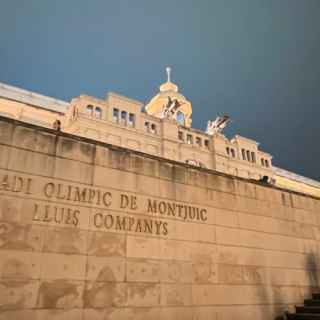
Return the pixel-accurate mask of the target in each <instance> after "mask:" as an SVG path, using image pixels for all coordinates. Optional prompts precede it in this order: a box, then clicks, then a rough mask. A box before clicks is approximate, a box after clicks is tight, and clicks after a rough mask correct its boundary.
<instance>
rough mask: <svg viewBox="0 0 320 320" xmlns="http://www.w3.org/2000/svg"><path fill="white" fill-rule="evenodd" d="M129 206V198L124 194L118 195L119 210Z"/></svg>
mask: <svg viewBox="0 0 320 320" xmlns="http://www.w3.org/2000/svg"><path fill="white" fill-rule="evenodd" d="M128 205H129V197H128V196H127V195H125V194H121V195H120V208H121V209H125V208H127V207H128Z"/></svg>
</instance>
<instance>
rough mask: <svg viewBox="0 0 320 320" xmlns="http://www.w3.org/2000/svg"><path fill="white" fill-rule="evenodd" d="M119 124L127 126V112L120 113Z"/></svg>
mask: <svg viewBox="0 0 320 320" xmlns="http://www.w3.org/2000/svg"><path fill="white" fill-rule="evenodd" d="M121 124H124V125H127V112H126V111H121Z"/></svg>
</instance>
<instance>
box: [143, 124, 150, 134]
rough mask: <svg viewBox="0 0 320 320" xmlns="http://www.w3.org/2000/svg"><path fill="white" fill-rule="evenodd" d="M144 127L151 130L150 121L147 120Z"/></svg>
mask: <svg viewBox="0 0 320 320" xmlns="http://www.w3.org/2000/svg"><path fill="white" fill-rule="evenodd" d="M144 128H145V130H146V131H147V132H149V130H150V124H149V122H148V121H146V122H145V123H144Z"/></svg>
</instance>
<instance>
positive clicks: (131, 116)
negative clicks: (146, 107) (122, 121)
mask: <svg viewBox="0 0 320 320" xmlns="http://www.w3.org/2000/svg"><path fill="white" fill-rule="evenodd" d="M135 118H136V117H135V115H134V114H133V113H129V121H128V124H129V126H130V127H135V120H136V119H135Z"/></svg>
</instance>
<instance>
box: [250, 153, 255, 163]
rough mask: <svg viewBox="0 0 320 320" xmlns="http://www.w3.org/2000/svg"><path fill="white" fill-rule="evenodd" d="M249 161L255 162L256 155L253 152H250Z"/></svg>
mask: <svg viewBox="0 0 320 320" xmlns="http://www.w3.org/2000/svg"><path fill="white" fill-rule="evenodd" d="M251 161H252V162H256V154H255V153H254V152H251Z"/></svg>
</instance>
